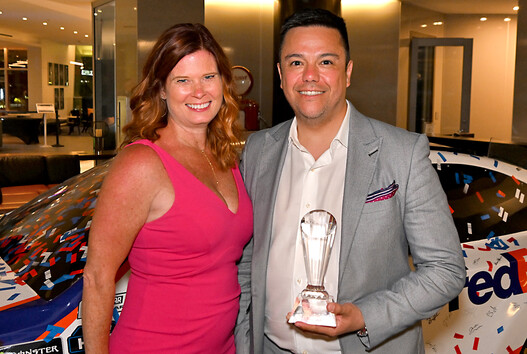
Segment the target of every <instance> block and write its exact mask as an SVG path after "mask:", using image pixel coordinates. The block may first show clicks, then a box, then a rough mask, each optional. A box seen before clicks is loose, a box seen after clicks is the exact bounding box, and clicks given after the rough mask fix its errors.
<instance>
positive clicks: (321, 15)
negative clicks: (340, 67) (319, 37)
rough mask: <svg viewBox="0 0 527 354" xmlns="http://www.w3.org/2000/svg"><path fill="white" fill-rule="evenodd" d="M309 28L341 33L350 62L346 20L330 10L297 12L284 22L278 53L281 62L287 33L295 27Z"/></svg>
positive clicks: (347, 58) (347, 59)
mask: <svg viewBox="0 0 527 354" xmlns="http://www.w3.org/2000/svg"><path fill="white" fill-rule="evenodd" d="M309 26H321V27H328V28H334V29H336V30H337V31H339V33H340V37H341V40H342V45H343V46H344V50H345V52H346V62H348V61H349V60H350V54H349V52H350V45H349V41H348V31H347V29H346V23H345V22H344V19H343V18H342V17H340V16H337V15H335V14H334V13H332V12H331V11H328V10H324V9H309V8H308V9H303V10H300V11H297V12H295V13H294V14H292V15H291V16H289V17H288V18H286V20H285V21H284V24H283V25H282V27H281V28H280V50H279V52H278V53H279V60H280V58H281V56H282V46H283V45H284V38H285V35H286V34H287V32H289V30H291V29H293V28H295V27H309Z"/></svg>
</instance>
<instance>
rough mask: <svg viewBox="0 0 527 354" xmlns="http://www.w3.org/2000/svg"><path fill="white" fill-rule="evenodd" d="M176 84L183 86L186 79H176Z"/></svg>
mask: <svg viewBox="0 0 527 354" xmlns="http://www.w3.org/2000/svg"><path fill="white" fill-rule="evenodd" d="M176 82H177V83H178V84H184V83H186V82H188V80H187V79H177V80H176Z"/></svg>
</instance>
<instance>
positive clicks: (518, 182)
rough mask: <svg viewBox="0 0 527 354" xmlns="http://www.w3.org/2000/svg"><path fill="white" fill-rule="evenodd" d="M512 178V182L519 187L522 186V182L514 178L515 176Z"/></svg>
mask: <svg viewBox="0 0 527 354" xmlns="http://www.w3.org/2000/svg"><path fill="white" fill-rule="evenodd" d="M511 178H512V180H513V181H514V183H516V184H517V185H520V181H518V180H517V179H516V177H514V175H513V176H511Z"/></svg>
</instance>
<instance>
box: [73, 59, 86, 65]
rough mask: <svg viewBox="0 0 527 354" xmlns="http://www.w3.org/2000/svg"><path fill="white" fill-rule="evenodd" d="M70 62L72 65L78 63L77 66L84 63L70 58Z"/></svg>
mask: <svg viewBox="0 0 527 354" xmlns="http://www.w3.org/2000/svg"><path fill="white" fill-rule="evenodd" d="M70 64H73V65H78V66H83V65H84V64H83V63H81V62H78V61H73V60H70Z"/></svg>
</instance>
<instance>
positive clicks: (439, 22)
mask: <svg viewBox="0 0 527 354" xmlns="http://www.w3.org/2000/svg"><path fill="white" fill-rule="evenodd" d="M442 24H443V21H436V22H434V26H441V25H442Z"/></svg>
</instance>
